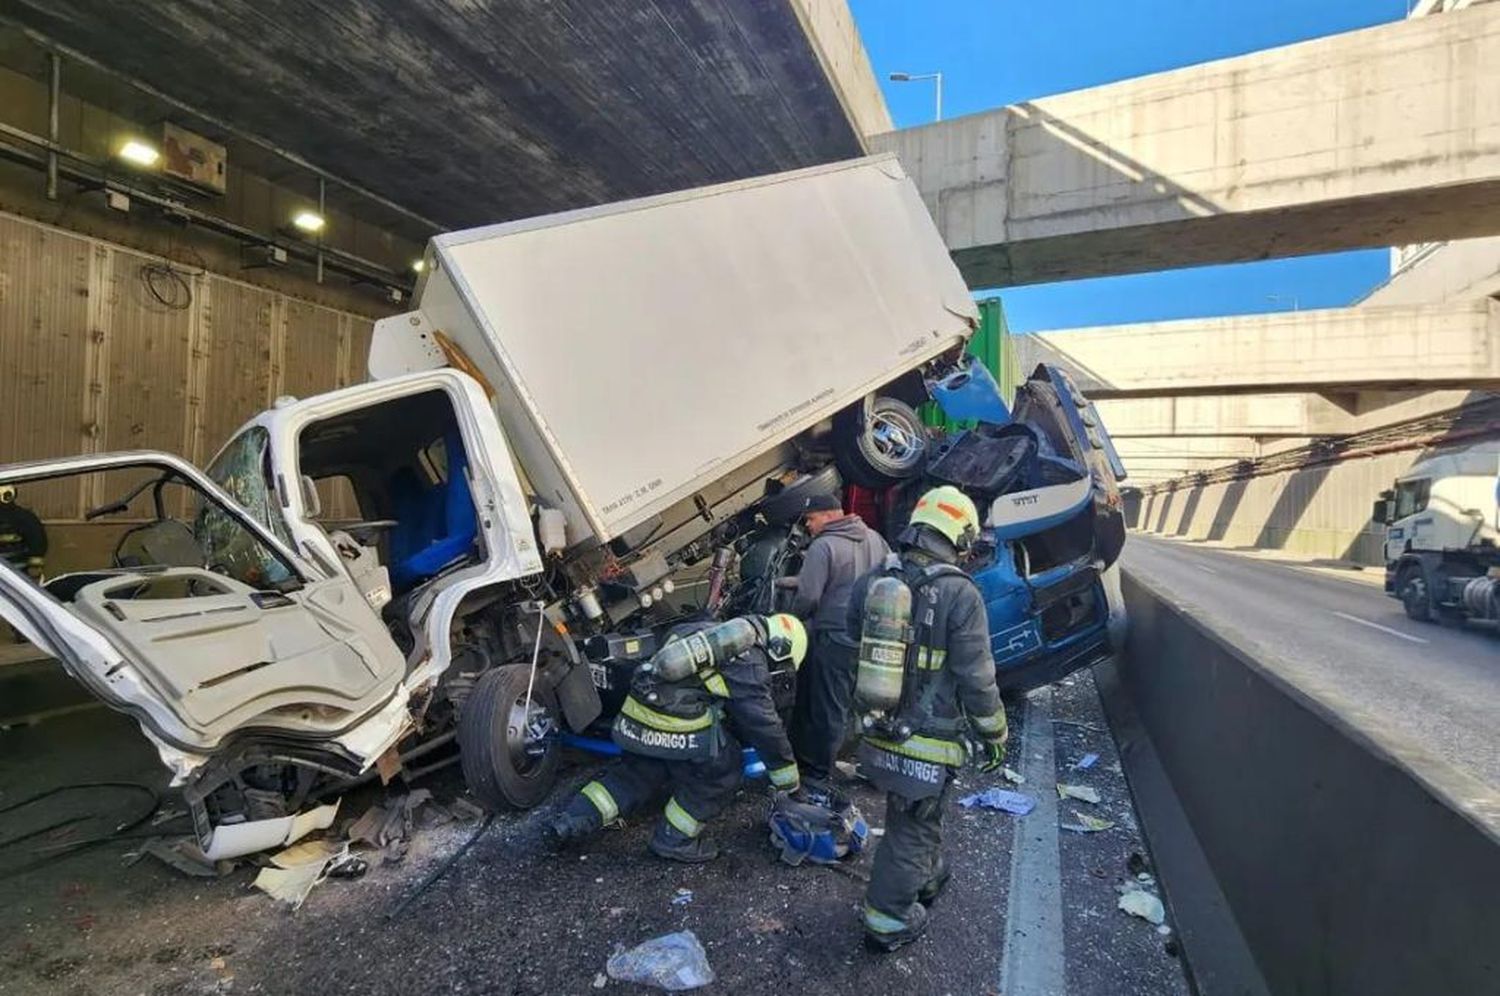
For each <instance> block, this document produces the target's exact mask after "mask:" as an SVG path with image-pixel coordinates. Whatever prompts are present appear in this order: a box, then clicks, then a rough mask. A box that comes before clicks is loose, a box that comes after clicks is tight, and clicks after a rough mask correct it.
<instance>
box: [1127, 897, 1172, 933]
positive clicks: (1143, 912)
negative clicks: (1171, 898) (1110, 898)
mask: <svg viewBox="0 0 1500 996" xmlns="http://www.w3.org/2000/svg"><path fill="white" fill-rule="evenodd" d="M1117 905H1118V906H1119V908H1120V909H1122V910H1124V911H1125V912H1126V913H1129V914H1130V915H1131V916H1138V917H1140V918H1141V919H1142V920H1145V921H1147V922H1148V923H1153V924H1156V925H1157V926H1160V925H1161V924H1162V922H1163V921H1165V920H1166V918H1167V909H1166V907H1165V906H1163V905H1162V904H1161V900H1160V899H1157V898H1156V897H1155V896H1153V895H1152V894H1151V893H1149V892H1147V891H1145V890H1144V889H1131V890H1130V891H1129V892H1127V893H1125V894H1124V895H1123V896H1121V897H1120V901H1119V903H1118V904H1117Z"/></svg>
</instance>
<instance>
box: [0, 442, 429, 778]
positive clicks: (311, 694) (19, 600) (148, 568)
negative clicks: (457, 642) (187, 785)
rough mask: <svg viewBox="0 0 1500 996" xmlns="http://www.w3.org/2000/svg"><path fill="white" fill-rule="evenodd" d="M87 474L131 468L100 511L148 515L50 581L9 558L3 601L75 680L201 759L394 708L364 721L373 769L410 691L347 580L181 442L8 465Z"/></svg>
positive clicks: (12, 474)
mask: <svg viewBox="0 0 1500 996" xmlns="http://www.w3.org/2000/svg"><path fill="white" fill-rule="evenodd" d="M80 475H98V476H99V477H100V478H101V479H102V480H103V482H104V483H103V485H102V487H103V488H105V489H108V488H111V487H112V486H113V485H114V484H115V483H116V482H119V481H121V479H123V484H124V486H125V490H123V491H110V490H105V491H104V492H103V493H104V494H106V495H108V496H110V497H111V498H112V500H111V501H109V502H108V503H106V504H104V505H102V506H99V507H97V508H94V509H92V510H90V512H89V513H88V516H87V517H88V518H90V519H93V520H96V521H97V520H104V521H106V522H107V521H108V520H110V519H116V520H118V519H120V518H125V519H127V520H131V519H133V520H134V522H131V523H130V524H128V525H127V526H126V527H124V530H123V535H122V536H121V538H120V539H119V540H118V542H117V543H116V545H115V548H114V552H113V554H112V555H110V557H109V560H108V562H106V563H101V564H99V565H97V566H90V567H89V569H86V570H79V571H73V572H69V573H65V574H62V575H59V576H56V577H52V578H49V579H48V580H47V581H46V583H45V584H41V585H39V584H36V583H34V582H32V581H30V580H29V579H27V578H25V577H24V576H23V575H20V574H19V573H17V572H16V571H15V570H14V569H13V568H11V567H9V566H8V565H0V614H3V615H4V617H5V619H6V621H8V622H10V623H11V624H12V625H13V626H14V627H16V629H17V630H18V631H19V632H20V633H22V634H23V635H24V636H26V637H27V638H28V639H30V640H32V642H33V643H35V644H36V645H37V646H38V647H39V648H40V649H42V650H44V651H46V652H48V653H51V654H53V655H54V656H55V657H56V658H57V659H58V660H59V661H60V662H61V663H62V665H63V667H64V668H65V669H66V670H67V671H68V672H69V673H70V674H71V675H72V676H73V677H74V678H75V679H77V680H78V681H80V682H81V683H83V684H84V685H85V686H86V687H88V688H89V689H90V690H91V691H92V692H93V693H94V694H96V695H97V696H98V697H99V698H101V699H102V700H103V701H104V702H105V703H106V704H108V705H110V706H112V707H114V708H116V709H120V710H122V711H127V712H129V713H131V714H132V715H133V716H135V717H136V718H137V719H139V721H140V722H141V724H142V726H143V727H144V728H145V729H146V730H147V732H148V733H150V734H151V735H152V736H153V737H154V738H155V739H156V740H158V741H159V742H162V743H165V744H167V745H170V746H171V747H172V748H175V749H176V750H177V751H181V752H184V753H187V754H191V755H196V756H200V757H201V756H204V755H208V754H211V753H213V752H214V751H215V750H217V749H218V748H219V747H220V746H221V745H223V744H224V743H225V742H226V740H228V739H230V738H232V737H235V736H236V735H247V734H251V733H252V731H255V732H269V733H272V734H279V735H287V734H290V735H294V736H296V737H298V738H300V739H303V740H305V741H314V742H315V741H319V740H328V739H334V738H341V737H345V736H346V735H348V734H350V733H351V732H353V731H355V730H356V729H357V728H360V727H361V726H362V724H363V723H364V722H365V721H366V720H367V719H370V718H371V717H375V716H377V715H382V718H381V720H380V722H381V723H382V724H384V725H386V726H389V727H390V729H388V730H381V731H370V730H361V734H362V735H361V736H359V737H358V738H357V740H358V741H359V742H360V743H364V744H367V745H368V746H369V752H368V754H367V756H360V757H358V758H355V759H354V760H356V761H357V762H359V764H358V765H356V767H358V766H363V764H367V763H369V762H370V761H373V759H374V757H375V756H378V754H379V752H380V751H381V750H384V749H385V747H386V746H388V745H389V743H390V742H393V741H394V739H395V737H396V736H398V735H399V733H400V732H401V728H404V710H401V713H402V716H401V718H400V719H399V720H396V721H393V720H392V718H391V714H390V713H389V711H386V712H385V713H382V710H383V709H384V707H386V706H388V705H389V704H390V703H391V701H392V699H393V698H394V697H396V696H398V695H404V687H403V686H402V684H401V681H402V678H403V676H404V673H405V660H404V658H403V656H402V654H401V653H400V651H399V650H398V648H397V647H396V646H395V644H394V642H393V641H392V640H391V638H390V636H389V635H388V634H387V632H386V630H385V627H384V625H383V624H382V623H381V621H380V618H379V617H378V616H377V615H376V614H375V613H374V612H373V611H371V609H370V608H369V606H368V605H367V604H366V603H365V601H364V599H362V598H361V597H360V596H359V593H358V592H357V591H356V590H355V588H354V586H353V585H352V584H351V583H350V582H349V581H348V579H347V578H344V577H343V576H335V577H319V576H317V575H316V574H315V573H313V572H312V571H310V570H308V569H307V567H306V565H305V564H304V563H303V562H301V561H300V560H299V559H298V558H297V557H296V555H295V554H293V553H292V552H291V551H290V550H289V549H288V548H287V547H286V546H285V544H283V543H282V542H281V541H280V540H279V539H277V537H276V536H275V535H274V534H273V533H271V532H270V531H269V530H267V529H266V528H265V527H264V526H262V525H261V524H260V523H259V522H257V521H256V519H255V518H254V517H253V516H251V515H250V514H249V512H248V511H246V509H245V508H243V507H241V506H240V505H239V504H237V503H236V502H234V501H233V499H231V498H230V497H229V495H228V494H227V493H225V492H224V491H223V490H221V489H219V488H218V487H216V486H215V485H214V484H213V483H212V482H211V481H210V480H209V479H208V478H206V477H205V476H204V475H202V474H201V473H199V472H198V471H197V470H195V469H194V468H193V467H192V466H191V465H189V464H187V463H186V462H184V461H182V460H180V459H178V458H176V457H173V456H170V455H168V454H164V453H149V452H136V453H124V454H117V455H105V456H96V457H80V458H76V459H72V460H63V461H56V462H52V463H49V464H32V465H16V466H13V467H7V468H0V483H19V482H22V481H34V480H51V479H58V478H66V477H77V476H80ZM246 487H247V488H251V487H253V486H252V485H251V484H249V483H246ZM179 515H180V516H184V518H178V517H177V516H179ZM101 524H102V523H101ZM348 753H349V752H348V751H347V750H346V751H343V754H344V755H345V757H344V759H345V761H346V763H347V761H348V760H349V758H348V757H347V754H348Z"/></svg>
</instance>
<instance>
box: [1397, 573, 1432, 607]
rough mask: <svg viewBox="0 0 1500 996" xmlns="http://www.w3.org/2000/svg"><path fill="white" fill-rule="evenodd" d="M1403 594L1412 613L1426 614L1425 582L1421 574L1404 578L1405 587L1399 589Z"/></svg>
mask: <svg viewBox="0 0 1500 996" xmlns="http://www.w3.org/2000/svg"><path fill="white" fill-rule="evenodd" d="M1401 593H1402V594H1403V595H1404V596H1405V601H1406V606H1407V609H1408V610H1409V611H1411V612H1413V613H1417V614H1420V615H1426V614H1427V609H1428V604H1427V582H1426V581H1424V580H1423V579H1422V577H1421V575H1418V574H1413V575H1412V576H1411V577H1409V578H1407V580H1406V587H1404V588H1402V589H1401Z"/></svg>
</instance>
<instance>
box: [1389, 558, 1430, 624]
mask: <svg viewBox="0 0 1500 996" xmlns="http://www.w3.org/2000/svg"><path fill="white" fill-rule="evenodd" d="M1396 594H1397V596H1398V597H1399V598H1400V599H1401V607H1402V608H1404V609H1405V610H1406V614H1407V616H1408V617H1409V618H1411V619H1414V620H1416V621H1417V622H1436V621H1437V617H1436V616H1434V615H1433V611H1432V593H1431V591H1430V590H1429V589H1428V585H1427V572H1426V571H1424V570H1422V567H1421V565H1419V564H1407V565H1406V566H1405V567H1403V568H1401V572H1400V573H1399V574H1397V575H1396Z"/></svg>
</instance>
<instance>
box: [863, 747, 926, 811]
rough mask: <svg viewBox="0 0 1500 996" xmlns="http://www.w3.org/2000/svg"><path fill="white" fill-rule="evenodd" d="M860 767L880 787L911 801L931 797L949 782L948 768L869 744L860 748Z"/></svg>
mask: <svg viewBox="0 0 1500 996" xmlns="http://www.w3.org/2000/svg"><path fill="white" fill-rule="evenodd" d="M859 764H860V768H861V769H862V770H863V772H864V774H865V777H867V778H869V779H870V781H871V782H873V783H874V784H875V787H876V788H878V789H880V790H882V791H884V792H895V793H896V794H897V795H904V796H906V797H907V798H908V799H928V798H931V797H932V796H935V795H937V794H938V793H939V792H941V791H942V790H943V786H944V785H946V784H947V782H948V767H947V765H943V764H934V763H933V762H932V761H922V760H918V759H917V758H915V757H906V756H905V755H902V754H893V753H891V752H890V751H887V750H881V749H880V748H878V747H874V746H871V745H870V744H868V743H862V744H860V745H859Z"/></svg>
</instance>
